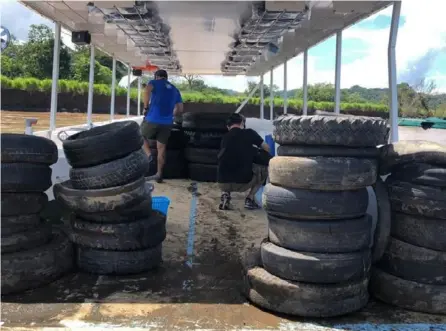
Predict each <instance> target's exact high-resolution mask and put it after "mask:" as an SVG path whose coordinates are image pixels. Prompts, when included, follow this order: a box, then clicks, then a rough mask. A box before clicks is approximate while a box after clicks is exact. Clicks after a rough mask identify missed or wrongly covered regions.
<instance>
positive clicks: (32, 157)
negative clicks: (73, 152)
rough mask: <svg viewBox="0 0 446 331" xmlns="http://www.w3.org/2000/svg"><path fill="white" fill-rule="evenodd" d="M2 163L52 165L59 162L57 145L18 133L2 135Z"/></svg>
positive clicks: (50, 141) (47, 140)
mask: <svg viewBox="0 0 446 331" xmlns="http://www.w3.org/2000/svg"><path fill="white" fill-rule="evenodd" d="M0 145H1V146H2V151H1V157H2V163H34V164H46V165H51V164H54V163H56V162H57V157H58V150H57V146H56V144H55V143H54V142H53V141H52V140H50V139H47V138H43V137H38V136H32V135H27V134H17V133H2V134H1V135H0Z"/></svg>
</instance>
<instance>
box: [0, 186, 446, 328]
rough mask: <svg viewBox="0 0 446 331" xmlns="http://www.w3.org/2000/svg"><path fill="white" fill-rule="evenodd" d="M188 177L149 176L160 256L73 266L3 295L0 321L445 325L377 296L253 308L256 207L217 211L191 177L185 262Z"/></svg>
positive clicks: (214, 194)
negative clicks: (352, 308) (322, 305)
mask: <svg viewBox="0 0 446 331" xmlns="http://www.w3.org/2000/svg"><path fill="white" fill-rule="evenodd" d="M189 185H190V182H189V181H168V182H167V183H166V184H157V185H156V188H155V192H154V195H167V196H169V197H170V198H171V200H172V204H171V207H170V209H169V213H168V225H167V231H168V236H167V238H166V241H165V242H164V246H163V259H164V262H163V265H162V266H161V267H160V268H159V269H158V270H155V271H151V272H147V273H144V274H139V275H134V276H126V277H122V276H121V277H116V276H97V275H90V274H85V273H73V274H69V275H66V276H65V277H64V278H62V279H60V280H58V281H56V282H54V283H52V284H50V285H48V286H45V287H42V288H38V289H35V290H31V291H28V292H25V293H22V294H18V295H11V296H7V297H3V298H2V307H1V313H2V318H1V320H2V324H3V325H2V329H5V330H6V329H14V330H28V329H33V330H36V329H38V330H44V329H46V328H50V329H58V328H65V329H80V328H83V329H93V328H95V329H96V328H99V329H127V328H132V329H140V330H287V331H288V330H289V331H307V330H308V331H309V330H312V331H313V330H314V331H328V330H355V331H372V330H376V331H377V330H379V331H391V330H393V331H403V330H404V331H415V330H417V331H425V330H426V331H428V330H429V331H440V330H441V331H446V316H436V315H427V314H419V313H413V312H408V311H404V310H401V309H397V308H394V307H391V306H388V305H385V304H382V303H378V302H376V301H371V302H370V303H369V305H368V306H367V307H366V308H365V309H363V310H362V311H360V312H357V313H354V314H351V315H348V316H344V317H341V318H334V319H303V318H300V319H299V318H289V317H286V316H280V315H275V314H273V313H270V312H267V311H263V310H260V309H258V308H256V307H255V306H253V305H251V304H249V303H248V301H247V300H246V299H245V298H244V297H243V296H242V295H241V294H240V287H241V273H240V265H239V254H240V252H241V251H243V250H244V249H245V248H246V247H250V246H253V245H254V244H256V243H258V242H259V241H260V240H261V239H262V238H264V237H265V236H266V233H267V224H266V218H265V215H264V213H263V212H262V211H254V212H246V211H245V210H244V209H243V208H242V202H243V197H242V196H236V197H235V198H234V200H235V202H236V205H235V210H234V211H228V212H222V211H219V210H218V200H219V192H218V190H217V188H216V186H215V184H206V183H199V184H198V191H199V193H200V196H199V197H198V204H197V215H196V223H195V235H194V238H193V243H194V246H193V252H194V253H193V255H194V256H193V258H194V259H193V264H192V266H188V265H187V264H186V262H187V260H188V257H187V247H188V236H189V235H190V232H189V230H190V224H189V208H190V201H191V193H190V192H189V190H188V187H189Z"/></svg>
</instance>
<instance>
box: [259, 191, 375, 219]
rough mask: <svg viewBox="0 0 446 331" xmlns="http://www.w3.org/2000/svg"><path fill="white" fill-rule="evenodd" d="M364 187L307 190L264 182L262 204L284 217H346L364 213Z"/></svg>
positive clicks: (267, 209) (366, 195)
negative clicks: (358, 188) (342, 189)
mask: <svg viewBox="0 0 446 331" xmlns="http://www.w3.org/2000/svg"><path fill="white" fill-rule="evenodd" d="M368 198H369V196H368V193H367V189H365V188H364V189H360V190H352V191H310V190H303V189H296V188H285V187H280V186H275V185H273V184H267V185H266V186H265V188H264V190H263V207H264V209H265V210H266V211H267V212H268V213H270V214H272V215H276V216H279V217H285V218H295V219H299V218H306V219H346V218H357V217H361V216H363V215H365V213H366V211H367V205H368Z"/></svg>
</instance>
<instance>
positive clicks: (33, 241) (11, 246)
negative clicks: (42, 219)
mask: <svg viewBox="0 0 446 331" xmlns="http://www.w3.org/2000/svg"><path fill="white" fill-rule="evenodd" d="M50 239H51V229H50V228H49V227H48V226H40V227H35V228H32V229H29V230H27V231H23V232H16V233H13V234H9V235H5V234H3V233H2V240H1V247H2V254H6V253H15V252H20V251H24V250H27V249H33V248H36V247H39V246H41V245H44V244H45V243H47V242H48V241H49V240H50Z"/></svg>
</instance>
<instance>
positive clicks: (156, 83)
mask: <svg viewBox="0 0 446 331" xmlns="http://www.w3.org/2000/svg"><path fill="white" fill-rule="evenodd" d="M167 78H168V77H167V72H166V71H165V70H158V71H157V72H155V79H153V80H151V81H149V82H148V84H147V86H146V88H145V93H144V109H145V113H144V114H145V116H144V120H143V121H142V123H141V134H142V135H143V137H144V147H143V148H144V151H145V152H146V153H147V155H148V157H149V159H150V160H152V156H151V152H150V147H149V142H148V140H156V149H157V151H158V157H157V172H156V174H155V175H153V176H150V177H148V178H147V179H149V180H156V181H157V182H158V183H161V182H162V181H163V168H164V163H165V156H166V145H167V141H168V140H169V137H170V131H171V130H172V125H173V117H174V116H176V115H179V114H181V113H182V112H183V99H182V98H181V93H180V91H178V89H177V88H176V87H175V86H174V85H173V84H172V83H170V82H169V81H168V80H167ZM149 101H150V104H149Z"/></svg>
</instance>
